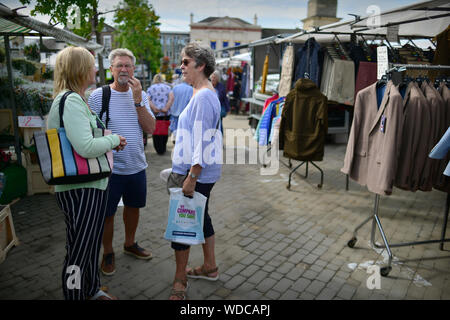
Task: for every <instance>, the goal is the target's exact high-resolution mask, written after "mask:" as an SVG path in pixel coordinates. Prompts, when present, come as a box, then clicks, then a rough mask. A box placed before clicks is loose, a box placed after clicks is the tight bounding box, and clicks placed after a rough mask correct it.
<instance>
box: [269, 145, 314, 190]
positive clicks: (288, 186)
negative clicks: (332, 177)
mask: <svg viewBox="0 0 450 320" xmlns="http://www.w3.org/2000/svg"><path fill="white" fill-rule="evenodd" d="M271 149H272V146H269V147H268V148H267V151H266V153H265V154H263V161H262V162H263V167H264V168H266V167H267V165H266V163H265V155H266V154H268V153H269V151H270V150H271ZM280 162H281V163H282V164H283V165H285V166H286V167H288V168H292V161H291V159H290V158H289V163H288V164H286V163H285V162H284V161H281V160H280ZM308 162H310V163H311V164H312V165H313V166H314V167H316V168H317V169H318V170H319V171H320V184H318V185H317V187H318V188H319V189H320V188H322V185H323V171H322V169H320V167H319V166H317V165H316V164H315V163H314V162H312V161H303V162H302V163H300V164H299V165H298V166H297V167H295V168H294V169H293V170H291V171H290V172H289V181H288V185H287V186H286V189H288V190H289V189H290V188H291V180H292V175H293V174H294V172H295V171H296V170H297V169H298V168H300V167H301V166H302V165H303V164H305V163H306V172H305V175H304V176H302V175H301V174H299V173H297V174H298V175H299V176H300V177H302V178H303V179H307V178H308Z"/></svg>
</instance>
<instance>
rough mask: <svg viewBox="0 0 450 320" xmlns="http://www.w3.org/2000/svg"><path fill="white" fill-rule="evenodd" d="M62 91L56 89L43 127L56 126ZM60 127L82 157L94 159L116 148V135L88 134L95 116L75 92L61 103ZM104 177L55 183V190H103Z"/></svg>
mask: <svg viewBox="0 0 450 320" xmlns="http://www.w3.org/2000/svg"><path fill="white" fill-rule="evenodd" d="M65 92H66V91H63V92H60V93H59V94H58V95H57V96H56V98H55V99H54V100H53V104H52V107H51V109H50V112H49V114H48V119H47V129H52V128H59V101H60V100H61V97H62V96H63V94H64V93H65ZM63 121H64V128H65V130H66V135H67V139H68V140H69V141H70V143H71V144H72V147H73V148H74V149H75V151H76V152H77V153H78V154H79V155H80V156H82V157H84V158H96V157H98V156H100V155H102V154H104V153H105V152H107V151H109V150H112V149H113V148H115V147H117V146H118V145H119V143H120V139H119V136H118V135H117V134H111V135H107V136H104V137H101V138H94V137H93V136H92V128H96V127H97V115H96V114H95V113H92V112H91V111H90V109H89V107H88V106H87V104H86V102H84V100H83V99H82V98H81V96H80V95H78V94H77V93H72V94H70V95H69V96H68V97H67V99H66V102H65V105H64V116H63ZM107 186H108V178H104V179H101V180H96V181H92V182H86V183H77V184H66V185H56V186H55V191H56V192H62V191H67V190H72V189H80V188H96V189H101V190H106V187H107Z"/></svg>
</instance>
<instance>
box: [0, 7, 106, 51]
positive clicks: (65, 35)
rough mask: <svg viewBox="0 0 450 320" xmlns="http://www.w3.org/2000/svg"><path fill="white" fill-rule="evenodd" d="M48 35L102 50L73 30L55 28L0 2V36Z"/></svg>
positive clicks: (99, 46) (91, 48) (73, 43)
mask: <svg viewBox="0 0 450 320" xmlns="http://www.w3.org/2000/svg"><path fill="white" fill-rule="evenodd" d="M19 35H23V36H32V35H34V36H37V35H42V36H49V37H53V38H55V39H57V40H59V41H64V42H66V43H70V44H72V45H75V46H80V47H84V48H86V49H88V50H92V51H94V52H100V51H102V50H103V46H101V45H100V44H98V43H95V42H93V41H87V40H86V39H85V38H83V37H80V36H78V35H76V34H75V33H73V32H70V31H68V30H64V29H61V28H56V27H54V26H51V25H49V24H46V23H44V22H41V21H39V20H36V19H33V18H30V17H25V16H21V15H19V14H17V13H16V12H15V11H13V10H11V9H10V8H8V7H7V6H5V5H3V4H0V36H19Z"/></svg>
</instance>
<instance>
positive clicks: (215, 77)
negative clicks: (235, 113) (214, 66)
mask: <svg viewBox="0 0 450 320" xmlns="http://www.w3.org/2000/svg"><path fill="white" fill-rule="evenodd" d="M211 83H212V85H213V87H214V89H215V90H216V93H217V96H218V98H219V101H220V127H221V130H222V134H223V126H222V124H223V118H225V117H226V116H227V114H228V112H229V111H230V102H229V101H228V97H227V91H226V89H225V86H224V85H223V84H222V83H221V82H220V72H219V71H218V70H215V71H214V72H213V74H212V75H211Z"/></svg>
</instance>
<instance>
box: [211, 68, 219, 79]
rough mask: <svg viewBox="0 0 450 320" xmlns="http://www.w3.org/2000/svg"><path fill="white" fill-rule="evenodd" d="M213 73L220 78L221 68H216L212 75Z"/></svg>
mask: <svg viewBox="0 0 450 320" xmlns="http://www.w3.org/2000/svg"><path fill="white" fill-rule="evenodd" d="M212 75H215V76H216V77H217V79H220V71H219V70H217V69H216V70H214V72H213V73H212V74H211V76H212Z"/></svg>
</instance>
